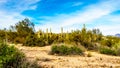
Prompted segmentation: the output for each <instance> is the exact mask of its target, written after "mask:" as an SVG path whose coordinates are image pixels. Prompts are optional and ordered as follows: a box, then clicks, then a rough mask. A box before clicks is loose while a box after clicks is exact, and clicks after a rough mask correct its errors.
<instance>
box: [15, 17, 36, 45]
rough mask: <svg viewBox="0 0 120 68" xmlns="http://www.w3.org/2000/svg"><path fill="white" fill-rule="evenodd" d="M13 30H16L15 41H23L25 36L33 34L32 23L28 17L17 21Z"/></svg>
mask: <svg viewBox="0 0 120 68" xmlns="http://www.w3.org/2000/svg"><path fill="white" fill-rule="evenodd" d="M13 27H14V28H15V31H16V32H17V38H16V40H15V42H17V43H23V42H24V41H25V38H26V37H27V36H28V35H30V34H34V32H35V30H34V23H32V22H31V21H30V20H29V19H27V18H26V19H24V20H22V21H19V22H18V23H17V24H15V26H13Z"/></svg>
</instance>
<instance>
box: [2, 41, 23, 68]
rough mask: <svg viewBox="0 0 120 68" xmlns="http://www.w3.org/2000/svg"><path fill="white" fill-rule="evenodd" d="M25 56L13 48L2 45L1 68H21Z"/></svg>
mask: <svg viewBox="0 0 120 68" xmlns="http://www.w3.org/2000/svg"><path fill="white" fill-rule="evenodd" d="M24 57H25V56H24V54H23V53H21V52H20V51H19V50H17V49H16V48H14V47H13V46H8V45H6V44H3V43H0V67H1V68H20V65H22V62H23V59H24Z"/></svg>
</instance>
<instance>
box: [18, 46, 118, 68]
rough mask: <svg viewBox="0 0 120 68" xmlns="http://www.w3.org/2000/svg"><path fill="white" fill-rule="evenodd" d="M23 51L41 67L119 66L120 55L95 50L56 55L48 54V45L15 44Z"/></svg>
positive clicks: (85, 67)
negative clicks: (88, 55) (79, 53)
mask: <svg viewBox="0 0 120 68" xmlns="http://www.w3.org/2000/svg"><path fill="white" fill-rule="evenodd" d="M16 47H17V48H18V49H20V50H21V51H22V52H24V53H25V55H26V56H27V59H29V60H37V61H38V64H40V65H41V66H42V67H43V68H79V67H81V68H120V57H116V56H108V55H103V54H99V53H97V52H85V54H86V55H87V54H88V53H91V55H92V57H87V56H56V55H49V51H50V47H51V46H45V47H26V46H21V45H18V46H16Z"/></svg>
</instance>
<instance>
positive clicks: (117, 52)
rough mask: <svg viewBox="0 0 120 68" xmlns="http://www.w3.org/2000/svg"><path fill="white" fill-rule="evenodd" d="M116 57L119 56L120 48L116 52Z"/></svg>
mask: <svg viewBox="0 0 120 68" xmlns="http://www.w3.org/2000/svg"><path fill="white" fill-rule="evenodd" d="M116 55H117V56H120V48H118V49H117V50H116Z"/></svg>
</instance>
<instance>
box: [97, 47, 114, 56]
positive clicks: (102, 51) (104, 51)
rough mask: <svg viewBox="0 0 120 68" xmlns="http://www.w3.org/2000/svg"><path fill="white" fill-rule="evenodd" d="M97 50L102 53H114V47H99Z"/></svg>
mask: <svg viewBox="0 0 120 68" xmlns="http://www.w3.org/2000/svg"><path fill="white" fill-rule="evenodd" d="M99 51H100V53H102V54H108V55H116V51H115V50H114V49H111V48H109V47H101V48H100V49H99Z"/></svg>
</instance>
